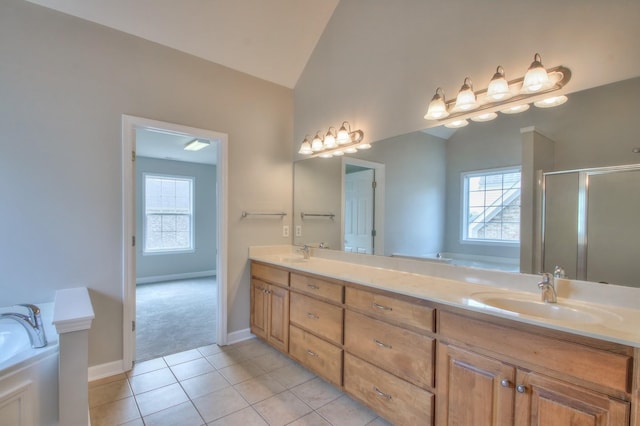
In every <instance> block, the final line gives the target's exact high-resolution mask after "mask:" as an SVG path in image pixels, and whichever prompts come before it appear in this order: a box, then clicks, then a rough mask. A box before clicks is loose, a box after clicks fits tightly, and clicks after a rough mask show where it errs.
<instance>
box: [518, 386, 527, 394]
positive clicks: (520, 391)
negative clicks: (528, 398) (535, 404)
mask: <svg viewBox="0 0 640 426" xmlns="http://www.w3.org/2000/svg"><path fill="white" fill-rule="evenodd" d="M516 391H518V393H525V392H526V391H527V387H526V386H525V385H518V386H516Z"/></svg>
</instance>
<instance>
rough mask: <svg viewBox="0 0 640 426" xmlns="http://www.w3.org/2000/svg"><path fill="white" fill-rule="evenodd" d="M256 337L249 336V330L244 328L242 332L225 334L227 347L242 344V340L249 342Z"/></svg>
mask: <svg viewBox="0 0 640 426" xmlns="http://www.w3.org/2000/svg"><path fill="white" fill-rule="evenodd" d="M254 337H256V336H255V335H253V334H251V330H250V329H248V328H245V329H244V330H238V331H232V332H231V333H227V345H233V344H234V343H238V342H242V341H243V340H249V339H253V338H254Z"/></svg>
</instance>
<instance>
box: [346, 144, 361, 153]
mask: <svg viewBox="0 0 640 426" xmlns="http://www.w3.org/2000/svg"><path fill="white" fill-rule="evenodd" d="M356 152H358V150H357V149H356V147H355V146H350V147H348V148H345V149H344V153H345V154H355V153H356Z"/></svg>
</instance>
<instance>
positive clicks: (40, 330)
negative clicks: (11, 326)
mask: <svg viewBox="0 0 640 426" xmlns="http://www.w3.org/2000/svg"><path fill="white" fill-rule="evenodd" d="M17 306H22V307H25V308H27V311H28V313H27V315H25V314H19V313H17V312H7V313H3V314H0V319H4V318H7V319H12V320H14V321H17V322H19V323H20V324H21V325H22V326H23V327H24V329H25V330H27V334H28V335H29V340H30V341H31V347H32V348H43V347H45V346H47V337H46V336H45V334H44V325H43V324H42V317H41V316H40V308H38V307H37V306H36V305H30V304H25V305H17Z"/></svg>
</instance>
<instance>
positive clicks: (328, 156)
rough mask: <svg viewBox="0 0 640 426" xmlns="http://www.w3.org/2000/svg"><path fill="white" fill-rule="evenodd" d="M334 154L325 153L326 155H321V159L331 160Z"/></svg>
mask: <svg viewBox="0 0 640 426" xmlns="http://www.w3.org/2000/svg"><path fill="white" fill-rule="evenodd" d="M331 157H333V154H332V153H330V152H325V153H324V154H320V158H331Z"/></svg>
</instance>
